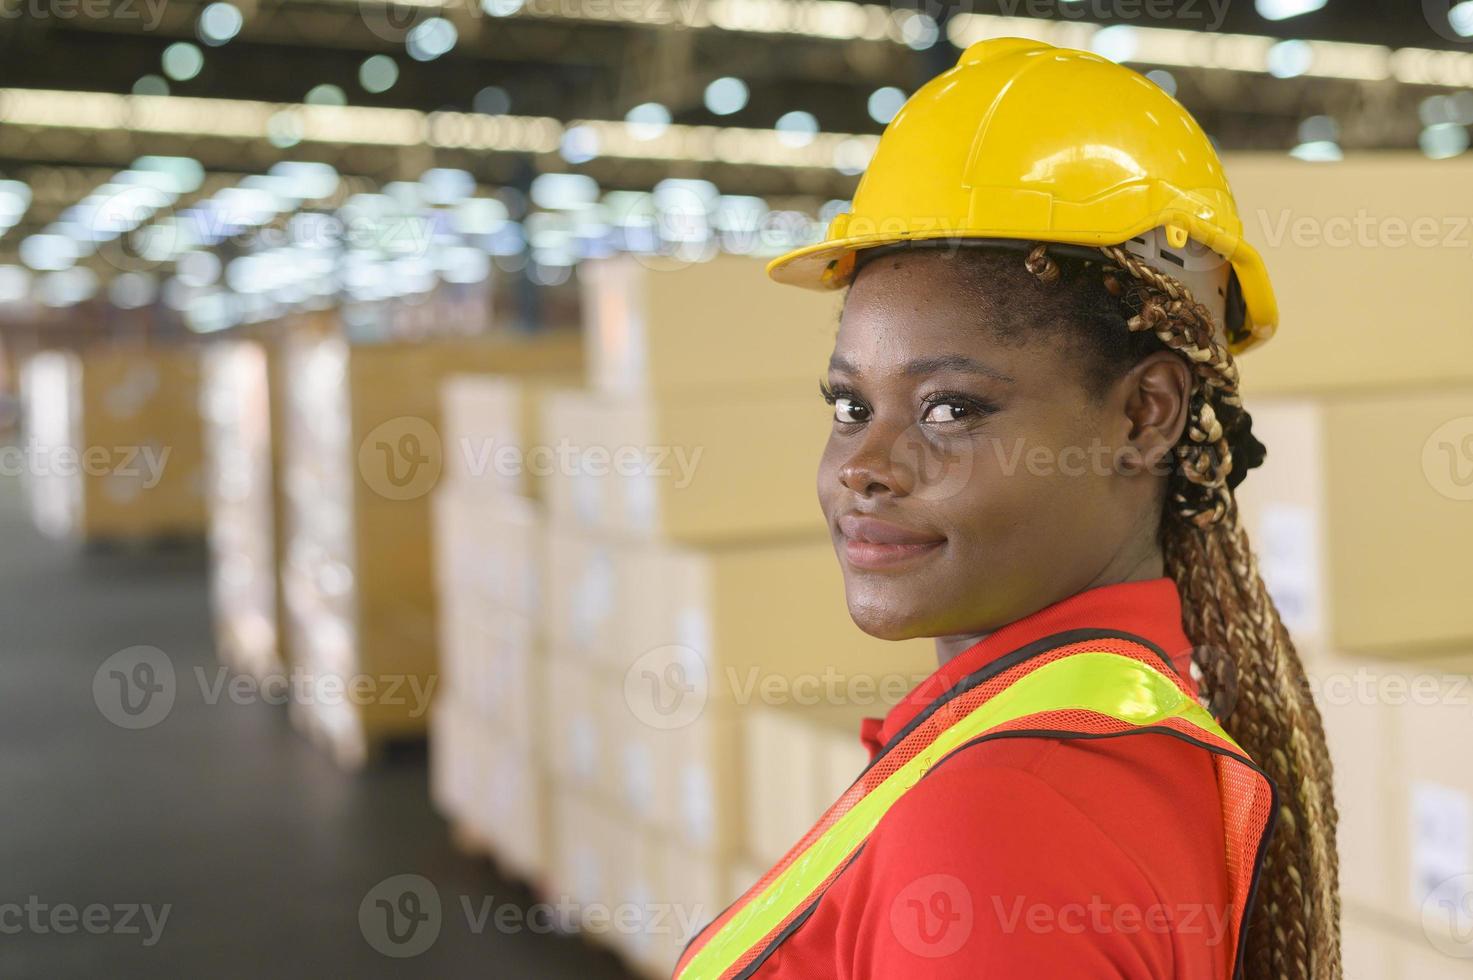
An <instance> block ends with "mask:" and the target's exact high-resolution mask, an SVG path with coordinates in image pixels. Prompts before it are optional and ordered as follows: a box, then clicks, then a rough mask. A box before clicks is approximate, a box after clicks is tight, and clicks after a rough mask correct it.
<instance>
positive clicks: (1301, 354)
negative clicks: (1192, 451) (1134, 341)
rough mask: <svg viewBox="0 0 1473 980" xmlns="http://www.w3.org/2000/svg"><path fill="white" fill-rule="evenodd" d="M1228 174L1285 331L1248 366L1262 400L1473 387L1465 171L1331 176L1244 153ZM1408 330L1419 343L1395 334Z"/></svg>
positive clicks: (1426, 166) (1347, 163)
mask: <svg viewBox="0 0 1473 980" xmlns="http://www.w3.org/2000/svg"><path fill="white" fill-rule="evenodd" d="M1225 166H1226V169H1227V174H1228V178H1229V180H1231V182H1232V186H1233V196H1234V197H1235V198H1236V200H1237V201H1238V205H1239V210H1240V214H1241V215H1242V218H1243V225H1244V234H1245V236H1246V237H1247V239H1248V241H1250V242H1252V243H1253V244H1254V245H1255V246H1256V247H1257V248H1258V249H1259V251H1260V252H1261V253H1262V254H1263V259H1264V262H1265V264H1266V265H1267V267H1268V270H1269V274H1270V275H1271V276H1272V277H1273V284H1274V290H1275V293H1276V294H1277V297H1278V303H1279V312H1280V323H1281V324H1282V325H1281V327H1280V328H1279V332H1278V335H1277V336H1276V337H1274V339H1273V342H1272V343H1270V344H1268V345H1267V346H1265V347H1263V348H1262V349H1260V350H1256V351H1254V352H1253V353H1251V354H1250V355H1248V357H1246V358H1245V359H1244V361H1243V384H1244V391H1245V392H1246V393H1247V394H1248V396H1249V397H1250V398H1254V397H1256V396H1258V395H1262V394H1269V393H1299V392H1328V391H1345V392H1350V391H1363V390H1366V389H1368V388H1393V387H1400V388H1407V387H1415V388H1421V387H1424V386H1428V385H1432V384H1435V383H1463V384H1466V383H1468V382H1470V381H1473V331H1470V330H1468V328H1467V324H1468V323H1469V322H1470V320H1473V294H1470V293H1469V291H1468V290H1467V289H1465V288H1463V284H1464V282H1465V281H1466V279H1467V271H1468V258H1469V253H1470V249H1473V228H1470V226H1469V223H1468V216H1467V214H1466V213H1465V212H1464V211H1463V210H1462V205H1461V204H1460V203H1459V202H1460V201H1461V200H1462V197H1461V195H1462V193H1463V188H1464V187H1466V186H1467V181H1468V177H1469V175H1470V173H1473V170H1470V168H1469V166H1468V162H1467V161H1466V160H1461V159H1460V160H1450V161H1438V162H1436V163H1431V162H1428V161H1427V160H1426V159H1424V158H1423V157H1422V156H1421V155H1420V154H1417V153H1414V152H1404V153H1382V152H1377V153H1374V154H1362V155H1354V154H1352V155H1351V156H1350V157H1348V158H1347V159H1345V160H1343V161H1341V162H1338V163H1335V164H1332V165H1328V166H1326V165H1323V164H1317V163H1307V162H1304V161H1300V160H1295V159H1292V158H1290V157H1288V156H1285V155H1284V154H1282V153H1273V154H1268V153H1262V154H1260V153H1240V154H1232V155H1229V156H1228V157H1227V159H1226V160H1225ZM1392 283H1416V284H1417V288H1416V291H1415V294H1414V295H1412V296H1408V295H1407V294H1406V293H1405V292H1404V291H1402V290H1398V289H1394V288H1388V284H1392ZM1409 320H1414V321H1415V323H1416V330H1415V332H1414V333H1409V332H1408V331H1406V330H1402V329H1397V328H1396V326H1395V325H1396V324H1400V323H1407V322H1408V321H1409ZM1412 337H1415V340H1412ZM1419 444H1420V443H1419Z"/></svg>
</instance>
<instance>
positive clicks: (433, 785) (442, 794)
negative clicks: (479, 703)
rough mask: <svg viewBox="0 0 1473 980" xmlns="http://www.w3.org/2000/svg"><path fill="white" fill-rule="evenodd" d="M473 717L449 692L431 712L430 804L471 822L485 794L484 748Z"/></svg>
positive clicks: (444, 694) (443, 694)
mask: <svg viewBox="0 0 1473 980" xmlns="http://www.w3.org/2000/svg"><path fill="white" fill-rule="evenodd" d="M473 722H474V718H473V715H472V713H471V711H470V709H468V708H467V707H466V706H465V705H464V704H462V703H460V701H459V700H458V699H457V698H455V697H454V695H452V694H449V693H448V692H443V691H442V692H441V693H440V694H439V696H438V697H436V698H435V703H434V707H433V708H431V710H430V738H429V760H430V801H431V802H432V803H433V804H434V806H435V809H436V810H437V811H439V812H440V813H441V814H443V815H444V816H445V817H446V818H448V819H450V820H452V821H456V822H460V823H469V822H470V821H471V819H472V814H473V813H474V812H475V811H476V809H477V806H478V801H479V800H480V798H481V797H482V795H483V787H482V785H481V784H482V777H483V775H484V770H483V768H482V766H481V759H482V753H483V750H484V746H483V745H482V743H481V742H480V741H479V740H478V739H477V732H476V730H475V726H474V723H473Z"/></svg>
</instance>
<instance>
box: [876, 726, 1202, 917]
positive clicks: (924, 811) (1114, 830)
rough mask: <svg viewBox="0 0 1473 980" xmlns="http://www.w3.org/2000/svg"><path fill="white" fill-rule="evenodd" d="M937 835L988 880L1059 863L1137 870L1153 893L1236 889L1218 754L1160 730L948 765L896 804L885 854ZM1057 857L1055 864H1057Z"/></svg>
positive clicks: (968, 757) (879, 832) (1101, 870)
mask: <svg viewBox="0 0 1473 980" xmlns="http://www.w3.org/2000/svg"><path fill="white" fill-rule="evenodd" d="M892 841H893V842H896V843H899V844H901V846H902V847H910V846H913V843H914V842H917V841H929V842H932V844H934V846H936V847H944V848H945V849H947V850H948V851H950V853H952V854H953V855H961V854H964V855H966V858H965V861H966V862H970V863H971V865H973V866H974V869H975V871H976V872H977V873H978V874H979V875H982V876H984V877H986V878H989V879H993V880H995V879H996V878H997V877H999V876H1006V875H1008V874H1013V873H1016V874H1018V875H1023V876H1027V875H1031V874H1037V873H1038V871H1039V865H1038V863H1037V857H1036V854H1030V855H1029V856H1028V857H1027V858H1026V859H1024V860H1019V858H1018V854H1019V853H1020V852H1022V851H1027V850H1028V849H1030V848H1038V849H1044V850H1046V851H1047V852H1048V853H1049V854H1051V855H1055V856H1057V857H1058V859H1059V860H1058V864H1059V866H1060V867H1072V868H1073V871H1071V874H1073V872H1074V871H1077V872H1081V873H1083V872H1088V871H1090V870H1091V869H1092V870H1093V871H1094V872H1095V873H1096V874H1098V875H1099V876H1100V877H1112V876H1113V877H1114V880H1116V881H1119V880H1121V879H1120V877H1119V875H1120V874H1121V873H1126V875H1127V877H1128V878H1136V879H1138V881H1139V884H1140V886H1141V888H1142V889H1143V890H1144V891H1147V892H1154V893H1179V892H1182V891H1198V892H1200V891H1201V890H1202V886H1203V883H1204V880H1205V881H1207V882H1209V883H1211V884H1212V886H1213V887H1211V888H1210V889H1209V890H1211V891H1214V892H1215V891H1216V890H1217V888H1216V883H1218V882H1219V881H1220V882H1221V884H1222V887H1223V888H1224V889H1225V887H1226V886H1225V869H1224V868H1223V864H1222V854H1223V853H1224V850H1223V848H1224V844H1223V830H1222V813H1221V807H1220V804H1219V798H1218V790H1217V782H1216V776H1215V770H1214V766H1213V763H1212V760H1211V757H1210V756H1209V755H1208V753H1207V752H1206V751H1204V750H1203V749H1201V748H1199V747H1197V746H1195V745H1193V744H1191V743H1188V742H1185V741H1183V740H1181V739H1176V738H1172V737H1170V736H1167V735H1162V734H1159V733H1140V734H1134V735H1125V736H1119V737H1114V738H1103V739H1080V738H1038V737H1024V738H998V739H992V740H988V741H984V742H979V743H976V744H973V745H971V746H968V747H966V748H964V749H962V750H960V751H958V752H956V753H953V754H952V755H951V756H949V757H947V758H946V759H944V760H942V762H940V763H939V764H938V765H936V766H935V767H934V768H933V769H932V770H931V771H930V772H929V773H927V774H926V775H925V776H924V777H923V778H922V779H921V780H920V781H919V782H917V783H916V785H915V786H914V787H912V788H911V790H910V791H909V792H908V793H906V794H905V795H904V796H903V797H901V799H900V800H899V801H898V802H897V803H896V804H895V805H894V806H893V807H892V808H891V809H890V811H889V812H888V813H887V814H886V815H885V817H884V819H883V820H882V821H881V822H880V824H879V826H878V827H877V828H876V831H875V835H874V836H873V837H872V839H871V843H872V844H878V845H879V849H881V850H885V849H888V847H889V846H890V843H891V842H892ZM1050 860H1052V859H1050Z"/></svg>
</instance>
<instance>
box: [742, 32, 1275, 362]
mask: <svg viewBox="0 0 1473 980" xmlns="http://www.w3.org/2000/svg"><path fill="white" fill-rule="evenodd" d="M1158 229H1160V230H1162V232H1163V234H1164V240H1165V241H1166V242H1169V243H1170V246H1172V247H1174V248H1184V247H1188V245H1189V240H1190V243H1191V245H1195V246H1199V247H1200V246H1205V247H1206V249H1210V250H1211V252H1213V253H1216V254H1217V255H1219V256H1221V257H1222V259H1225V260H1227V261H1228V262H1230V263H1231V266H1232V272H1233V274H1234V275H1233V276H1232V277H1229V278H1228V279H1227V280H1226V281H1227V282H1228V286H1227V292H1228V293H1229V294H1231V295H1228V296H1226V297H1224V299H1226V301H1227V307H1228V308H1229V309H1230V310H1241V314H1235V315H1231V316H1229V317H1228V318H1227V319H1228V320H1229V322H1228V323H1227V324H1225V326H1226V328H1227V340H1228V346H1229V348H1230V349H1231V350H1232V351H1233V352H1234V353H1241V352H1242V351H1244V350H1247V349H1248V348H1250V347H1253V346H1255V345H1257V344H1259V343H1262V342H1263V341H1265V340H1267V339H1268V338H1269V337H1270V336H1272V334H1273V332H1274V328H1275V327H1276V326H1277V325H1278V304H1277V303H1276V302H1275V301H1274V293H1273V287H1272V286H1271V285H1270V284H1269V281H1268V272H1267V270H1265V269H1264V267H1263V260H1262V258H1260V257H1259V255H1258V252H1257V251H1255V250H1254V249H1253V247H1252V246H1250V245H1249V244H1248V243H1247V242H1245V241H1244V240H1243V237H1242V236H1243V222H1242V220H1241V219H1240V218H1239V217H1238V209H1237V205H1236V204H1235V203H1234V202H1233V195H1232V191H1231V189H1230V188H1229V187H1228V183H1227V178H1226V176H1225V175H1224V174H1223V169H1222V163H1221V161H1219V160H1218V158H1217V153H1216V152H1215V151H1214V150H1213V148H1212V144H1211V142H1210V141H1209V140H1208V139H1207V135H1206V134H1205V133H1203V132H1202V129H1201V127H1200V126H1198V125H1197V122H1196V120H1194V119H1193V118H1192V117H1191V115H1190V114H1189V113H1188V112H1187V110H1186V109H1184V108H1183V107H1182V105H1181V103H1179V102H1177V101H1176V100H1175V99H1173V98H1172V97H1171V96H1170V95H1167V94H1166V93H1165V92H1164V91H1162V90H1161V87H1160V86H1158V85H1156V84H1155V83H1154V82H1152V81H1150V80H1149V79H1146V78H1144V77H1142V76H1141V75H1139V74H1137V73H1136V72H1133V71H1131V70H1130V69H1128V68H1125V67H1123V66H1121V65H1117V64H1115V63H1114V62H1112V61H1108V60H1106V59H1105V58H1101V57H1100V56H1098V55H1095V54H1090V53H1089V52H1086V51H1074V50H1070V49H1067V48H1056V47H1054V46H1053V45H1050V44H1044V43H1043V42H1041V41H1030V40H1025V39H1023V38H1011V37H1010V38H996V39H993V40H988V41H980V42H978V43H977V44H973V45H972V46H970V47H968V48H967V49H966V50H965V51H963V52H962V55H961V58H959V59H958V60H957V63H956V67H954V68H952V69H950V70H949V71H946V72H944V73H942V74H941V75H938V76H937V77H936V78H933V79H932V80H931V81H930V82H928V83H926V84H925V85H924V86H922V87H921V88H920V90H919V91H917V92H916V93H915V94H914V95H913V96H911V98H910V100H909V101H907V102H906V104H905V106H904V107H903V108H902V109H901V110H900V112H899V113H898V114H896V116H895V118H894V119H893V120H891V122H890V125H889V126H887V127H886V129H885V133H884V135H883V136H881V137H880V142H879V146H878V147H877V148H876V149H875V155H874V158H873V159H872V160H871V161H870V164H869V167H868V168H867V169H866V171H865V173H864V176H863V177H862V178H861V179H860V182H859V187H858V189H857V190H856V191H855V194H854V202H853V207H852V210H851V211H849V212H848V213H844V214H840V215H837V216H836V217H835V218H834V219H833V221H832V222H830V224H829V227H828V233H827V234H826V236H825V237H824V240H823V241H821V242H818V243H817V244H814V245H809V246H807V247H804V248H800V249H797V250H795V251H792V252H789V253H788V254H786V255H782V256H779V257H778V258H776V259H774V260H773V261H772V262H770V263H769V264H768V266H767V271H768V273H769V275H771V276H772V278H773V279H775V280H777V281H778V282H783V283H792V284H795V285H801V286H807V287H809V288H813V289H838V288H840V287H842V286H845V285H848V283H849V280H850V279H851V278H852V276H853V272H854V256H855V253H856V252H858V251H859V250H861V249H865V248H872V247H875V246H879V245H887V244H894V243H899V242H904V241H917V240H926V239H1004V240H1009V239H1011V240H1018V239H1023V240H1033V241H1046V242H1061V243H1068V244H1072V245H1080V246H1100V245H1124V244H1126V243H1129V242H1130V241H1131V240H1132V239H1136V240H1137V241H1138V242H1139V241H1145V240H1146V238H1145V236H1155V235H1156V233H1157V230H1158ZM1217 261H1218V262H1219V263H1220V262H1221V260H1217ZM1155 264H1156V265H1158V266H1159V265H1160V264H1161V263H1159V262H1158V263H1155ZM1163 271H1165V272H1168V273H1173V271H1174V270H1173V269H1172V268H1170V267H1167V268H1165V269H1163ZM1199 298H1203V299H1204V301H1205V299H1206V298H1205V297H1199ZM1239 321H1240V322H1239Z"/></svg>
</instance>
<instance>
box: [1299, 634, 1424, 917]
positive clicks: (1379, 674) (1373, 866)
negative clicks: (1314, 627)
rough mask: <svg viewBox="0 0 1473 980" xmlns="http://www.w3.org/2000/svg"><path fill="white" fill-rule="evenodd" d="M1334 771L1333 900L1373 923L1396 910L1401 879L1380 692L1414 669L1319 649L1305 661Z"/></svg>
mask: <svg viewBox="0 0 1473 980" xmlns="http://www.w3.org/2000/svg"><path fill="white" fill-rule="evenodd" d="M1306 672H1307V674H1308V677H1309V682H1310V690H1311V691H1312V692H1313V693H1314V696H1315V703H1316V704H1317V705H1318V707H1319V709H1320V716H1321V718H1322V719H1323V721H1324V725H1325V739H1326V742H1327V744H1328V745H1329V749H1330V761H1331V764H1332V765H1333V766H1334V770H1335V781H1334V787H1335V804H1336V808H1337V810H1338V811H1339V815H1340V822H1339V826H1338V828H1337V846H1338V850H1339V853H1340V896H1341V901H1342V903H1343V905H1344V907H1345V909H1346V910H1347V914H1349V912H1350V911H1352V910H1353V911H1355V912H1357V913H1359V914H1361V915H1363V916H1371V917H1377V918H1379V919H1381V920H1383V921H1384V920H1386V919H1387V918H1389V917H1391V916H1394V915H1396V914H1398V913H1400V912H1401V911H1402V910H1403V906H1404V896H1405V895H1406V893H1407V891H1408V885H1407V884H1406V882H1405V881H1404V880H1402V879H1400V878H1399V872H1398V870H1397V864H1398V862H1397V857H1396V852H1397V846H1398V843H1399V840H1400V838H1401V835H1402V831H1401V822H1400V813H1399V810H1400V808H1401V806H1402V799H1403V798H1402V797H1400V796H1398V795H1397V790H1396V783H1397V779H1396V776H1395V770H1396V766H1397V764H1398V755H1397V751H1396V747H1395V743H1394V741H1393V740H1394V737H1395V720H1396V719H1395V711H1396V710H1397V709H1396V708H1395V707H1394V706H1393V705H1391V704H1388V703H1387V701H1388V697H1387V692H1388V691H1396V690H1400V689H1401V688H1402V687H1403V686H1404V685H1405V686H1409V684H1410V675H1412V674H1414V673H1415V672H1414V671H1409V670H1407V669H1406V668H1405V667H1404V666H1399V665H1397V664H1395V663H1387V662H1384V661H1375V660H1366V659H1358V658H1354V657H1348V656H1345V655H1343V654H1336V653H1334V652H1331V651H1324V652H1322V653H1321V655H1320V656H1319V657H1317V658H1316V659H1315V660H1313V661H1312V662H1310V663H1309V664H1307V666H1306Z"/></svg>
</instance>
